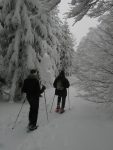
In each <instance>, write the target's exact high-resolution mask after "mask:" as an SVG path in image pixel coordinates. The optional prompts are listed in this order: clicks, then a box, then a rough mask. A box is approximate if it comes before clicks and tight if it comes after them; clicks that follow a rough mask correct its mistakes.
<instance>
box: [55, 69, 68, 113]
mask: <svg viewBox="0 0 113 150" xmlns="http://www.w3.org/2000/svg"><path fill="white" fill-rule="evenodd" d="M53 86H54V88H55V95H57V96H58V100H57V107H56V112H59V113H63V112H64V111H65V110H64V108H65V102H66V96H67V88H69V86H70V83H69V81H68V79H67V78H66V77H65V72H64V71H61V72H60V74H59V75H58V77H57V78H56V79H55V81H54V83H53ZM61 100H62V104H61ZM60 105H61V106H60Z"/></svg>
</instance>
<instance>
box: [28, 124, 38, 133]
mask: <svg viewBox="0 0 113 150" xmlns="http://www.w3.org/2000/svg"><path fill="white" fill-rule="evenodd" d="M38 127H39V126H38V125H36V126H29V127H28V128H27V132H30V131H34V130H36V129H37V128H38Z"/></svg>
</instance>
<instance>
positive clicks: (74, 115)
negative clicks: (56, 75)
mask: <svg viewBox="0 0 113 150" xmlns="http://www.w3.org/2000/svg"><path fill="white" fill-rule="evenodd" d="M76 93H77V91H75V88H73V87H71V88H70V99H71V110H68V101H67V105H66V110H67V111H66V113H64V114H62V115H60V114H56V113H55V112H54V111H52V113H49V123H48V122H47V120H46V114H45V104H44V100H43V98H42V100H41V101H40V112H39V126H40V127H39V129H38V130H36V132H32V133H30V134H27V133H26V131H25V127H26V125H27V113H28V109H29V108H28V104H26V105H25V106H24V108H23V110H22V113H21V116H20V118H19V120H18V124H17V126H16V128H15V130H14V131H13V132H12V130H11V127H12V121H13V120H14V118H15V116H16V115H17V110H18V108H19V105H18V104H17V105H15V104H1V106H0V150H112V149H113V142H112V141H113V140H112V139H113V120H110V119H109V118H107V117H106V116H105V114H104V113H103V112H102V111H101V110H100V109H98V105H97V104H95V103H92V102H88V101H84V100H82V99H80V98H76V97H75V96H76ZM46 98H47V104H48V110H50V106H51V101H52V99H53V89H50V90H48V91H47V93H46ZM9 105H10V107H9ZM12 105H15V106H12ZM4 107H6V110H7V112H9V113H8V114H7V115H6V111H5V109H3V108H4ZM12 107H13V109H12ZM54 108H55V104H54V106H53V110H54ZM1 112H2V113H1ZM3 113H5V114H4V115H3ZM2 116H3V117H2Z"/></svg>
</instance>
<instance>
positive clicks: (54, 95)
mask: <svg viewBox="0 0 113 150" xmlns="http://www.w3.org/2000/svg"><path fill="white" fill-rule="evenodd" d="M54 99H55V94H54V97H53V101H52V104H51V109H50V113H51V111H52V107H53V103H54Z"/></svg>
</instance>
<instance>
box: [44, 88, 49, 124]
mask: <svg viewBox="0 0 113 150" xmlns="http://www.w3.org/2000/svg"><path fill="white" fill-rule="evenodd" d="M44 99H45V108H46V116H47V121H48V122H49V119H48V112H47V103H46V96H45V91H44Z"/></svg>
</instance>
